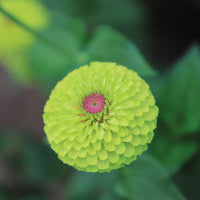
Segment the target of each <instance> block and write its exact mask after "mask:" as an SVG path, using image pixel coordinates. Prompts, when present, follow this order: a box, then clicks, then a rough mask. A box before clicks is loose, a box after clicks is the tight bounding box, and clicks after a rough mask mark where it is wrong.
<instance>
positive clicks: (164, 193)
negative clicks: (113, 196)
mask: <svg viewBox="0 0 200 200" xmlns="http://www.w3.org/2000/svg"><path fill="white" fill-rule="evenodd" d="M115 190H116V192H117V193H118V194H119V195H120V196H122V197H124V198H125V199H137V200H146V199H153V200H161V199H162V200H169V199H170V200H183V199H185V198H184V197H183V195H182V194H181V193H180V192H179V191H178V189H177V188H176V186H175V185H174V184H173V183H172V182H171V181H170V179H169V175H168V173H167V171H166V170H165V168H163V166H162V165H161V164H160V163H159V162H158V161H156V160H155V159H154V158H153V157H151V156H150V155H148V154H146V155H143V156H142V157H140V158H138V159H137V161H135V162H134V163H132V164H131V165H129V166H127V167H125V168H122V169H121V176H120V177H119V180H118V182H117V184H116V187H115Z"/></svg>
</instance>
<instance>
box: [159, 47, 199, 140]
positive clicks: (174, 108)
mask: <svg viewBox="0 0 200 200" xmlns="http://www.w3.org/2000/svg"><path fill="white" fill-rule="evenodd" d="M199 99H200V51H199V47H197V46H192V47H191V48H190V49H189V51H188V52H187V53H186V55H185V56H184V57H183V58H182V59H181V60H180V61H178V62H177V64H175V66H174V68H173V69H172V71H171V73H170V74H169V75H168V76H167V78H166V81H165V84H164V86H163V89H162V92H161V94H160V97H159V99H158V103H159V108H160V117H161V119H162V120H163V121H164V122H165V123H166V126H167V127H168V128H169V130H170V132H172V133H174V135H177V136H184V135H186V134H191V133H195V132H197V131H198V130H199V129H200V104H199Z"/></svg>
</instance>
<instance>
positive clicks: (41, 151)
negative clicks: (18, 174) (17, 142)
mask: <svg viewBox="0 0 200 200" xmlns="http://www.w3.org/2000/svg"><path fill="white" fill-rule="evenodd" d="M25 142H26V143H25V144H23V149H22V152H21V156H22V171H23V175H24V177H25V178H26V179H27V180H26V181H28V182H29V181H30V182H31V184H36V185H38V184H41V185H42V186H43V187H45V186H46V184H47V183H49V182H51V181H52V180H54V179H55V178H59V177H61V176H62V175H63V172H64V171H65V170H66V165H64V164H63V163H62V162H61V161H60V160H59V159H58V158H57V156H56V154H55V153H54V152H53V151H52V150H51V148H50V147H49V146H46V145H44V144H40V143H37V142H33V141H30V140H26V141H25Z"/></svg>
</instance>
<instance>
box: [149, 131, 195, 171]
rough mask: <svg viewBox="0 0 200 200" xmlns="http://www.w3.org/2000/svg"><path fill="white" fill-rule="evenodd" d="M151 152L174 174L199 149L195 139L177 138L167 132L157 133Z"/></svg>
mask: <svg viewBox="0 0 200 200" xmlns="http://www.w3.org/2000/svg"><path fill="white" fill-rule="evenodd" d="M155 137H156V138H155V139H154V140H153V142H152V143H151V145H150V152H151V153H152V154H153V155H154V156H155V157H156V158H157V159H158V160H160V161H161V162H162V164H163V165H165V167H167V169H168V170H169V171H170V173H172V174H174V173H176V172H178V171H179V170H180V169H181V168H182V167H183V166H184V165H185V164H186V163H187V162H188V161H189V160H190V159H191V158H192V156H194V154H195V153H196V152H197V151H198V150H199V145H198V143H196V142H195V141H190V140H184V141H181V140H175V139H174V138H170V137H167V135H166V134H165V135H164V134H156V136H155Z"/></svg>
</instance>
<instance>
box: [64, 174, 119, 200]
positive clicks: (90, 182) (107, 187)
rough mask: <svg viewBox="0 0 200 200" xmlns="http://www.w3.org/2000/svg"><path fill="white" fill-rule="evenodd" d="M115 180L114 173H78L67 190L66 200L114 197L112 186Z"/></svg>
mask: <svg viewBox="0 0 200 200" xmlns="http://www.w3.org/2000/svg"><path fill="white" fill-rule="evenodd" d="M115 178H116V172H111V173H109V174H98V173H84V172H78V173H76V174H75V177H74V179H73V181H72V182H71V184H70V186H69V188H68V194H67V199H70V200H82V199H87V200H90V199H91V200H94V199H98V198H99V199H101V198H102V199H106V198H107V197H108V196H114V195H115V194H113V191H112V186H113V182H114V181H115ZM77 191H78V192H77ZM116 199H117V198H116Z"/></svg>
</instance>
